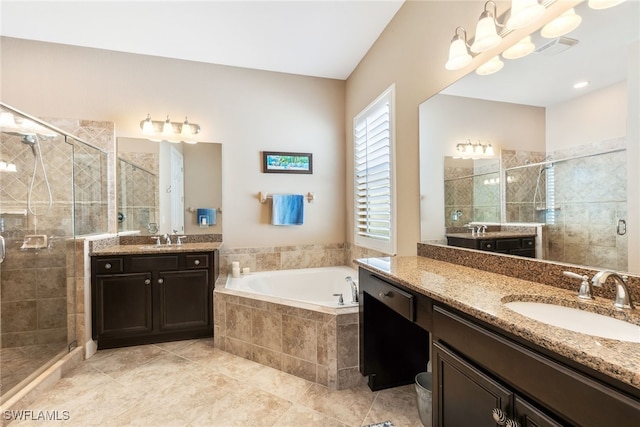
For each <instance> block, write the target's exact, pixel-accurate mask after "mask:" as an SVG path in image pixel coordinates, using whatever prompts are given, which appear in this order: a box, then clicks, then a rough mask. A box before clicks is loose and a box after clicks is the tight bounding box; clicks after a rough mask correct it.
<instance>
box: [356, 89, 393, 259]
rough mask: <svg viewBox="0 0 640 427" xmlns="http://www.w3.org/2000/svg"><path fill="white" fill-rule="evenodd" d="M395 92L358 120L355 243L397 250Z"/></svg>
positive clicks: (357, 118) (361, 115)
mask: <svg viewBox="0 0 640 427" xmlns="http://www.w3.org/2000/svg"><path fill="white" fill-rule="evenodd" d="M391 95H392V92H391V91H387V92H385V93H384V94H383V95H382V96H381V97H380V98H379V99H378V100H376V101H375V102H374V103H373V104H372V105H371V106H370V107H368V108H367V109H365V111H363V112H362V113H360V115H358V117H356V119H355V123H354V179H355V183H354V184H355V188H354V195H355V210H354V211H355V224H354V227H355V242H356V244H357V245H359V246H364V247H367V248H371V249H377V250H380V251H383V252H385V253H393V252H395V242H394V239H395V238H394V233H393V228H394V227H393V217H394V212H393V208H394V203H393V200H394V197H393V168H392V165H393V163H392V152H393V150H392V148H393V146H392V127H391V123H392V105H391V101H392V96H391Z"/></svg>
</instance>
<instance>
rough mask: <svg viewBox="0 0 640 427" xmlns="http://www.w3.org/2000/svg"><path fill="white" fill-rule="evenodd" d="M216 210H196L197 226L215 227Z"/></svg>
mask: <svg viewBox="0 0 640 427" xmlns="http://www.w3.org/2000/svg"><path fill="white" fill-rule="evenodd" d="M216 213H217V209H213V208H198V212H197V215H198V225H215V224H216Z"/></svg>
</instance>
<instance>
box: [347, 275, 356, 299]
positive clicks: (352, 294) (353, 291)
mask: <svg viewBox="0 0 640 427" xmlns="http://www.w3.org/2000/svg"><path fill="white" fill-rule="evenodd" d="M344 280H346V281H347V282H349V284H350V285H351V303H352V304H355V303H357V302H358V285H357V284H356V282H355V281H354V280H353V277H351V276H347V277H345V278H344Z"/></svg>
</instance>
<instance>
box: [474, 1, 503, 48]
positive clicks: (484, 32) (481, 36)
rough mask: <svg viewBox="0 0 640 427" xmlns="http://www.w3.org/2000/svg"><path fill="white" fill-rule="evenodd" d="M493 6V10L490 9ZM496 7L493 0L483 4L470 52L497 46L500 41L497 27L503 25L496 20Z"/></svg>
mask: <svg viewBox="0 0 640 427" xmlns="http://www.w3.org/2000/svg"><path fill="white" fill-rule="evenodd" d="M490 6H493V11H492V10H490ZM497 12H498V7H497V6H496V4H495V2H494V1H493V0H489V1H488V2H486V3H485V4H484V10H483V11H482V13H481V14H480V18H478V24H477V26H476V36H475V38H474V41H473V44H472V45H471V52H474V53H480V52H486V51H488V50H491V49H493V48H494V47H496V46H498V45H499V44H500V42H501V41H502V37H500V36H499V35H498V30H497V27H504V25H501V24H499V23H498V22H497V21H496V14H497Z"/></svg>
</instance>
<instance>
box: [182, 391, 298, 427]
mask: <svg viewBox="0 0 640 427" xmlns="http://www.w3.org/2000/svg"><path fill="white" fill-rule="evenodd" d="M289 407H291V402H288V401H286V400H284V399H281V398H279V397H276V396H274V395H272V394H270V393H267V392H264V391H261V390H256V389H252V388H250V387H242V388H237V389H234V390H232V391H231V392H230V393H228V394H226V395H224V396H223V397H221V398H219V399H215V400H212V401H211V404H210V405H208V406H206V407H200V408H197V409H196V410H194V413H196V414H197V416H196V417H195V418H194V419H193V421H192V422H191V425H193V426H212V427H215V426H221V427H233V426H242V427H249V426H260V427H262V426H273V425H275V423H276V421H277V420H278V419H279V418H280V417H282V415H283V414H284V413H285V412H286V411H287V410H288V409H289Z"/></svg>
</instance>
